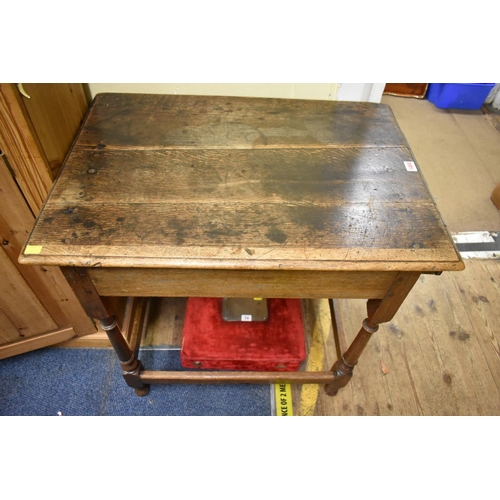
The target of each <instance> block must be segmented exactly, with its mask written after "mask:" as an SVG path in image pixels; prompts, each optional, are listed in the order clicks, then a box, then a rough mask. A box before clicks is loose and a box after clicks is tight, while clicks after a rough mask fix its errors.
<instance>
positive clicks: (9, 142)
mask: <svg viewBox="0 0 500 500" xmlns="http://www.w3.org/2000/svg"><path fill="white" fill-rule="evenodd" d="M2 102H3V101H2ZM7 104H8V105H6V107H5V108H4V111H5V113H2V116H1V117H0V118H1V119H0V148H1V150H2V154H1V155H2V156H1V158H0V243H1V248H0V359H1V358H5V357H8V356H12V355H15V354H20V353H23V352H27V351H31V350H34V349H38V348H40V347H46V346H49V345H53V344H56V343H59V342H63V341H66V340H68V339H71V338H75V337H80V336H84V335H88V334H91V333H95V332H96V331H97V328H96V327H95V325H94V323H93V322H92V321H91V320H90V319H89V318H88V317H87V315H86V314H85V312H84V311H83V309H82V307H81V305H80V303H79V302H78V300H77V298H76V297H75V295H74V293H73V291H72V290H71V288H70V286H69V285H68V283H67V282H66V279H65V278H64V276H63V275H62V273H61V271H60V270H59V268H57V267H41V266H23V265H21V264H19V262H18V257H19V254H20V252H21V249H22V247H23V245H24V243H25V242H26V239H27V237H28V234H29V232H30V231H31V229H32V227H33V224H34V221H35V216H34V213H33V212H35V211H36V209H37V208H38V203H36V201H38V200H37V198H36V197H35V196H34V193H37V195H38V198H40V197H42V196H43V192H44V185H43V184H41V183H39V182H33V179H39V177H38V178H36V177H30V175H29V174H30V172H29V170H28V167H30V165H31V164H32V162H33V161H36V158H34V156H33V155H34V153H33V154H32V153H31V152H33V147H34V146H33V145H32V144H29V143H28V140H27V139H25V138H26V137H28V139H29V135H27V134H26V130H18V129H17V128H16V127H17V122H16V121H14V120H10V119H9V118H10V117H11V116H14V112H13V107H12V106H11V105H10V103H7ZM7 122H8V123H7ZM33 144H34V142H33ZM22 148H24V149H22ZM28 153H29V154H28ZM21 169H23V170H21ZM19 172H22V174H19V175H18V173H19ZM28 181H29V182H32V186H33V189H32V190H30V191H29V194H30V195H32V196H29V195H28V196H26V195H25V191H24V187H25V186H26V183H27V182H28ZM21 189H23V190H21Z"/></svg>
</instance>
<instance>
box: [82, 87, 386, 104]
mask: <svg viewBox="0 0 500 500" xmlns="http://www.w3.org/2000/svg"><path fill="white" fill-rule="evenodd" d="M88 85H89V91H90V94H91V97H92V98H94V96H95V95H96V94H98V93H100V92H131V93H145V94H148V93H149V94H191V95H200V94H201V95H231V96H247V97H281V98H296V99H322V100H328V101H334V100H339V101H368V102H380V100H381V98H382V92H383V90H384V85H385V84H384V83H89V84H88Z"/></svg>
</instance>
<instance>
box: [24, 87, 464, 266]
mask: <svg viewBox="0 0 500 500" xmlns="http://www.w3.org/2000/svg"><path fill="white" fill-rule="evenodd" d="M405 162H414V163H416V162H415V159H414V158H413V156H412V153H411V151H410V150H409V148H408V146H407V144H406V140H405V139H404V137H403V135H402V133H401V131H400V129H399V127H398V125H397V123H396V121H395V119H394V117H393V115H392V112H391V110H390V108H389V107H388V106H386V105H376V104H372V103H341V102H322V101H302V100H289V99H257V98H225V97H207V96H168V95H161V96H156V95H140V94H139V95H138V94H103V95H98V96H97V97H96V99H95V102H94V103H93V107H92V109H91V111H90V113H89V115H88V117H87V119H86V122H85V123H84V126H83V128H82V130H81V132H80V135H79V137H78V139H77V140H76V142H75V144H74V147H73V150H72V152H71V154H70V155H69V158H68V159H67V162H66V164H65V166H64V170H63V172H62V175H61V176H60V178H59V180H58V182H57V183H56V185H55V187H54V189H53V191H52V193H51V195H50V197H49V199H48V201H47V203H46V205H45V207H44V209H43V213H42V214H41V216H40V218H39V220H38V222H37V225H36V227H35V230H34V231H33V233H32V235H31V236H30V240H29V242H28V245H30V246H31V247H33V246H35V247H36V248H37V249H38V250H37V253H36V254H33V252H30V251H28V253H26V252H25V253H24V256H23V257H22V258H21V261H22V262H23V263H41V262H43V263H45V264H53V265H62V266H65V265H79V266H86V267H93V266H95V267H129V266H130V267H156V268H158V267H161V268H168V267H186V268H226V269H295V270H341V269H349V270H355V269H359V270H403V271H404V270H412V271H425V272H427V271H443V270H456V269H461V268H463V263H462V262H461V259H460V257H459V255H458V254H457V252H456V250H455V248H454V245H453V243H452V241H451V239H450V236H449V234H448V232H447V230H446V228H445V226H444V224H443V222H442V220H441V218H440V215H439V213H438V211H437V210H436V207H435V204H434V202H433V200H432V199H431V197H430V194H429V192H428V189H427V186H426V184H425V181H424V179H423V178H422V176H421V174H420V172H419V171H418V168H417V170H416V171H408V170H407V168H406V166H405Z"/></svg>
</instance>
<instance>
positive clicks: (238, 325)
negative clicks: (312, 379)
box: [181, 298, 306, 371]
mask: <svg viewBox="0 0 500 500" xmlns="http://www.w3.org/2000/svg"><path fill="white" fill-rule="evenodd" d="M268 310H269V315H268V319H267V320H266V321H262V322H257V321H255V322H227V321H224V320H223V318H222V299H212V298H189V299H188V301H187V306H186V317H185V320H184V329H183V339H182V348H181V363H182V366H183V367H185V368H190V369H193V368H200V369H209V370H253V371H296V370H298V369H299V365H300V363H301V362H302V361H303V360H304V359H305V357H306V348H305V340H304V327H303V323H302V311H301V305H300V299H268Z"/></svg>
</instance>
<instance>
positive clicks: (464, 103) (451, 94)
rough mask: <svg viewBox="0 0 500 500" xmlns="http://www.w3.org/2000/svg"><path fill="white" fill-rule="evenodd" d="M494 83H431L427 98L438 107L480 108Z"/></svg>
mask: <svg viewBox="0 0 500 500" xmlns="http://www.w3.org/2000/svg"><path fill="white" fill-rule="evenodd" d="M494 86H495V84H494V83H430V84H429V89H428V91H427V99H428V100H429V101H430V102H432V103H433V104H434V105H435V106H436V107H437V108H445V109H448V108H452V109H479V108H480V107H481V106H482V105H483V104H484V101H485V100H486V98H487V97H488V94H489V93H490V91H491V89H492V88H493V87H494Z"/></svg>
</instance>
